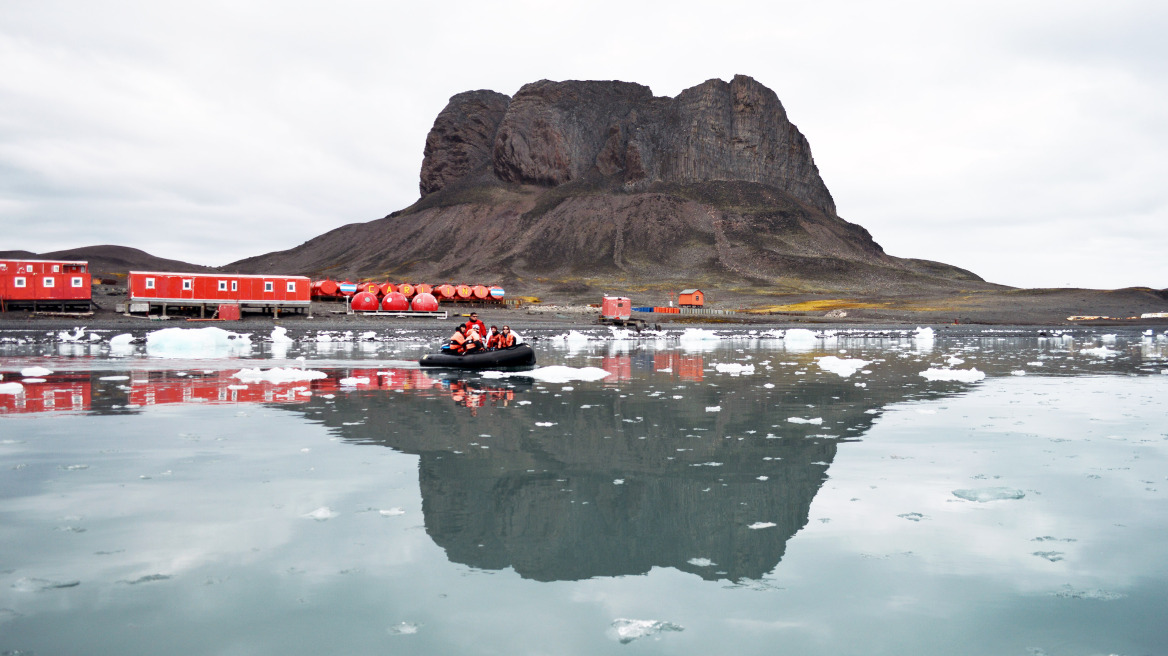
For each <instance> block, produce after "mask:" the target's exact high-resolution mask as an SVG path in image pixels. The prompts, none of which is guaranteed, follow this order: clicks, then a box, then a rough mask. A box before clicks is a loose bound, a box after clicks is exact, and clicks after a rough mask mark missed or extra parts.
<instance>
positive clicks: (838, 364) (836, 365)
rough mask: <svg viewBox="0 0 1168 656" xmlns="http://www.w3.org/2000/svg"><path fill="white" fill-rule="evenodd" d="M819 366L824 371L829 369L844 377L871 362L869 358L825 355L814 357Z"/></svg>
mask: <svg viewBox="0 0 1168 656" xmlns="http://www.w3.org/2000/svg"><path fill="white" fill-rule="evenodd" d="M816 362H818V364H819V368H820V369H823V370H824V371H830V372H831V373H833V374H837V375H839V376H842V377H844V378H847V377H848V376H851V375H852V374H854V373H856V372H857V371H859V370H861V369H863V368H864V367H866V366H868V365H870V364H872V361H871V360H860V359H859V358H840V357H836V356H834V355H827V356H824V357H822V358H816Z"/></svg>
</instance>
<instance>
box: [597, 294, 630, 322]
mask: <svg viewBox="0 0 1168 656" xmlns="http://www.w3.org/2000/svg"><path fill="white" fill-rule="evenodd" d="M632 316H633V302H632V300H630V299H629V298H628V297H625V296H605V297H604V299H603V300H601V302H600V317H601V318H602V319H621V320H625V321H627V320H628V319H629V318H630V317H632Z"/></svg>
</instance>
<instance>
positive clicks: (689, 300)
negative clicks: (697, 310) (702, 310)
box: [677, 289, 706, 307]
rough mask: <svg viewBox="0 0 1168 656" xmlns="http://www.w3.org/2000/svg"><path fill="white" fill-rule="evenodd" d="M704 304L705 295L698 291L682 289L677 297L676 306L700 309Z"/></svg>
mask: <svg viewBox="0 0 1168 656" xmlns="http://www.w3.org/2000/svg"><path fill="white" fill-rule="evenodd" d="M705 303H706V295H705V294H703V293H702V290H700V289H683V290H681V293H680V294H678V295H677V305H678V306H680V307H702V306H703V305H705Z"/></svg>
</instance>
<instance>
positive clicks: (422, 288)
mask: <svg viewBox="0 0 1168 656" xmlns="http://www.w3.org/2000/svg"><path fill="white" fill-rule="evenodd" d="M414 293H415V294H433V293H434V285H427V284H426V283H424V282H423V283H419V284H418V285H417V286H416V287H414Z"/></svg>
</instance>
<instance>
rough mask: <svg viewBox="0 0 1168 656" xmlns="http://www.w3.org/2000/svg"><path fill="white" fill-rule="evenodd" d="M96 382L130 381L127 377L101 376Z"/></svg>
mask: <svg viewBox="0 0 1168 656" xmlns="http://www.w3.org/2000/svg"><path fill="white" fill-rule="evenodd" d="M98 380H130V377H129V376H102V377H100V378H98Z"/></svg>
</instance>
